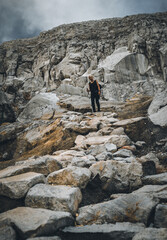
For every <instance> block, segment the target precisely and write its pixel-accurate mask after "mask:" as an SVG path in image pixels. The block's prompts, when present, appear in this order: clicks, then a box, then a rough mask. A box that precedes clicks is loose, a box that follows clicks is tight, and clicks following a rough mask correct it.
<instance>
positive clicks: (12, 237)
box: [0, 226, 16, 240]
mask: <svg viewBox="0 0 167 240" xmlns="http://www.w3.org/2000/svg"><path fill="white" fill-rule="evenodd" d="M0 239H1V240H16V233H15V231H14V230H13V228H12V227H9V226H4V227H0Z"/></svg>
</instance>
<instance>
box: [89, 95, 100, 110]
mask: <svg viewBox="0 0 167 240" xmlns="http://www.w3.org/2000/svg"><path fill="white" fill-rule="evenodd" d="M99 98H100V96H99V95H98V94H95V95H94V94H91V104H92V110H93V112H96V108H95V100H96V105H97V109H98V112H100V103H99Z"/></svg>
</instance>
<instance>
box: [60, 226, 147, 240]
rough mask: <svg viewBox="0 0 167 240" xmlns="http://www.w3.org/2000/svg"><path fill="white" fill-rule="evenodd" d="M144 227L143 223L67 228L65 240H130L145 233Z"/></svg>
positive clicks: (64, 231)
mask: <svg viewBox="0 0 167 240" xmlns="http://www.w3.org/2000/svg"><path fill="white" fill-rule="evenodd" d="M143 229H144V225H143V224H141V223H137V224H134V223H128V222H127V223H116V224H102V225H96V224H93V225H91V226H90V225H86V226H78V227H66V228H64V229H63V230H62V236H63V239H66V240H70V239H73V240H77V239H80V240H85V237H86V238H87V239H90V240H93V239H110V240H115V239H119V240H129V239H132V237H133V236H134V235H135V234H136V233H138V232H140V231H143Z"/></svg>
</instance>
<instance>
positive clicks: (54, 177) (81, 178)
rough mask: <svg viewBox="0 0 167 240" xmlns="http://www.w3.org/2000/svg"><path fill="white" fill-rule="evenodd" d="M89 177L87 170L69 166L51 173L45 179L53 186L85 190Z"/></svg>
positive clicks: (89, 172) (89, 173)
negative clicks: (66, 186) (67, 186)
mask: <svg viewBox="0 0 167 240" xmlns="http://www.w3.org/2000/svg"><path fill="white" fill-rule="evenodd" d="M90 177H91V171H90V170H89V169H87V168H82V167H75V166H69V167H67V168H63V169H61V170H59V171H55V172H52V173H50V174H49V175H48V177H47V182H48V183H49V184H54V185H69V186H74V187H79V188H85V187H86V185H87V184H88V182H89V180H90Z"/></svg>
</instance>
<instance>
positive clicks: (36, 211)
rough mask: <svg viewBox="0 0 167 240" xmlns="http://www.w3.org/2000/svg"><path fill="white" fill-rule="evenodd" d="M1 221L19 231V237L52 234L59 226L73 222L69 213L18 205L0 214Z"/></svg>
mask: <svg viewBox="0 0 167 240" xmlns="http://www.w3.org/2000/svg"><path fill="white" fill-rule="evenodd" d="M1 222H6V224H7V225H13V226H14V227H15V229H16V231H17V232H18V233H19V239H27V238H28V237H36V236H42V235H53V234H56V231H57V230H58V229H59V228H61V227H65V226H70V225H73V224H74V220H73V218H72V216H71V214H70V213H67V212H60V211H56V212H55V211H51V210H48V209H41V208H29V207H19V208H15V209H13V210H9V211H7V212H5V213H2V214H0V223H1Z"/></svg>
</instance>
